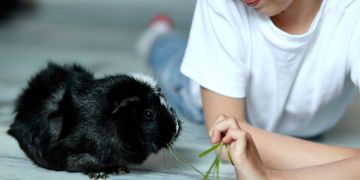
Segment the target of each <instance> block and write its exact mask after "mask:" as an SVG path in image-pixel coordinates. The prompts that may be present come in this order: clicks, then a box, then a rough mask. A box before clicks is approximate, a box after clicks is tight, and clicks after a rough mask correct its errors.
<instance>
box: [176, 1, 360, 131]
mask: <svg viewBox="0 0 360 180" xmlns="http://www.w3.org/2000/svg"><path fill="white" fill-rule="evenodd" d="M359 11H360V0H323V3H322V6H321V8H320V10H319V12H318V13H317V15H316V17H315V19H314V20H313V22H312V24H311V26H310V28H309V30H308V32H307V33H305V34H301V35H292V34H288V33H286V32H284V31H282V30H281V29H279V28H277V27H276V26H275V25H274V24H273V22H272V21H271V19H270V18H269V17H265V16H262V15H260V14H258V13H257V12H256V11H255V10H253V9H252V8H250V7H247V6H246V5H244V4H243V3H242V1H240V0H198V2H197V5H196V10H195V14H194V19H193V23H192V27H191V32H190V37H189V41H188V46H187V49H186V53H185V57H184V60H183V64H182V66H181V71H182V72H183V73H184V74H185V75H187V76H188V77H190V78H191V79H193V80H194V81H195V82H197V83H199V84H200V85H201V86H203V87H205V88H208V89H210V90H212V91H214V92H217V93H219V94H222V95H225V96H229V97H234V98H245V103H246V116H247V117H246V118H247V120H248V121H249V122H250V123H251V124H252V125H253V126H255V127H259V128H262V129H265V130H268V131H275V132H279V133H283V134H288V135H293V136H299V137H309V136H314V135H317V134H320V133H323V132H325V131H326V130H329V129H330V128H332V127H333V126H335V125H336V123H337V122H338V121H339V119H340V118H341V116H342V115H343V113H344V112H345V110H346V108H347V106H348V105H349V104H350V102H351V100H352V99H353V97H354V94H355V93H356V92H357V90H358V87H359V85H360V20H359V18H360V16H359V15H360V13H359ZM197 93H198V92H197ZM197 96H199V94H197Z"/></svg>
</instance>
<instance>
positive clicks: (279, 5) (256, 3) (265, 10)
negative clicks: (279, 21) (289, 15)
mask: <svg viewBox="0 0 360 180" xmlns="http://www.w3.org/2000/svg"><path fill="white" fill-rule="evenodd" d="M293 1H294V0H243V2H244V3H245V4H247V5H248V6H251V7H253V8H254V9H255V10H256V11H257V12H258V13H260V14H262V15H265V16H275V15H277V14H280V13H281V12H283V11H284V10H285V9H286V8H288V7H289V5H290V4H291V3H292V2H293Z"/></svg>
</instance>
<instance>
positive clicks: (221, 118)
mask: <svg viewBox="0 0 360 180" xmlns="http://www.w3.org/2000/svg"><path fill="white" fill-rule="evenodd" d="M226 118H227V117H226V116H225V115H224V114H219V115H218V116H217V117H216V119H215V121H214V123H213V124H212V126H211V127H210V129H209V136H210V137H212V136H213V129H214V126H215V124H217V123H218V122H221V121H223V120H224V119H226Z"/></svg>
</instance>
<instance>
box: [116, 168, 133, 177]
mask: <svg viewBox="0 0 360 180" xmlns="http://www.w3.org/2000/svg"><path fill="white" fill-rule="evenodd" d="M129 172H130V171H129V169H128V168H127V167H119V168H118V169H117V170H116V172H115V173H116V174H119V175H125V174H127V173H129Z"/></svg>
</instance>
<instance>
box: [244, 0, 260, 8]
mask: <svg viewBox="0 0 360 180" xmlns="http://www.w3.org/2000/svg"><path fill="white" fill-rule="evenodd" d="M259 2H260V0H244V3H246V4H247V5H248V6H252V7H256V6H257V5H258V4H259Z"/></svg>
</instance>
